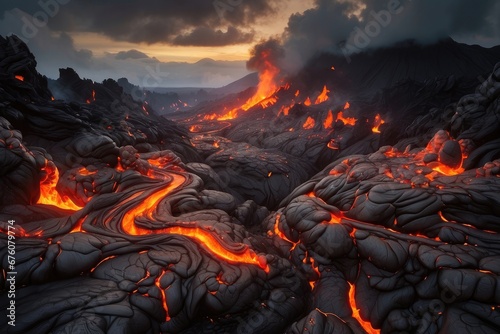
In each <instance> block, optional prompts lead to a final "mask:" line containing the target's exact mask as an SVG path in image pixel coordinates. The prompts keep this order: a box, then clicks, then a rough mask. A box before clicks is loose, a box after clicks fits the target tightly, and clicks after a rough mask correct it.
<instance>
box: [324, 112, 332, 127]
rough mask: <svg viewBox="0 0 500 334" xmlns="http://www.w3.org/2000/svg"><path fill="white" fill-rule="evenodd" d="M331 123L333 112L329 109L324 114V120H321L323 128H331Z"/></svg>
mask: <svg viewBox="0 0 500 334" xmlns="http://www.w3.org/2000/svg"><path fill="white" fill-rule="evenodd" d="M332 124H333V113H332V111H331V110H328V114H327V115H326V118H325V121H324V122H323V128H324V129H325V130H326V129H331V128H332Z"/></svg>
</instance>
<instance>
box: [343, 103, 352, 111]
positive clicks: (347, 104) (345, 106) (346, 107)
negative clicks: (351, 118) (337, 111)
mask: <svg viewBox="0 0 500 334" xmlns="http://www.w3.org/2000/svg"><path fill="white" fill-rule="evenodd" d="M350 107H351V104H350V103H349V102H346V103H345V105H344V110H346V109H349V108H350Z"/></svg>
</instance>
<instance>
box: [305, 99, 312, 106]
mask: <svg viewBox="0 0 500 334" xmlns="http://www.w3.org/2000/svg"><path fill="white" fill-rule="evenodd" d="M311 104H312V102H311V99H310V98H309V97H308V98H307V99H306V100H305V101H304V105H305V106H307V107H309V106H310V105H311Z"/></svg>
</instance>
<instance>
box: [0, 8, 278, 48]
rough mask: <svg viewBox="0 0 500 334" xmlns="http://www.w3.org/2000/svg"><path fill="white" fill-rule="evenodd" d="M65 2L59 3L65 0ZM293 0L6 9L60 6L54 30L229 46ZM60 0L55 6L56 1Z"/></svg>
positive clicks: (248, 36) (118, 38) (51, 24)
mask: <svg viewBox="0 0 500 334" xmlns="http://www.w3.org/2000/svg"><path fill="white" fill-rule="evenodd" d="M58 1H59V2H61V3H65V4H64V5H59V2H58ZM286 1H287V0H279V1H266V0H252V1H248V0H215V1H207V0H190V1H177V0H143V1H131V0H107V1H98V0H88V1H76V0H73V1H67V0H64V1H60V0H41V1H40V2H35V1H31V2H30V3H25V2H23V1H21V2H20V1H12V0H7V1H5V2H4V1H3V3H2V4H1V5H0V9H3V10H9V9H13V8H19V9H21V10H22V11H24V12H26V13H28V14H30V15H33V14H35V13H36V12H37V11H40V10H41V5H40V3H44V4H48V3H51V4H52V5H51V6H48V7H47V8H52V9H49V10H48V11H47V10H45V11H46V12H49V11H50V10H53V9H54V8H55V6H58V7H59V10H60V13H61V14H62V15H54V17H53V18H51V19H50V22H49V23H48V25H49V28H50V29H51V30H53V31H64V32H67V33H73V32H94V33H99V34H102V35H105V36H108V37H110V38H112V39H113V40H116V41H127V42H132V43H146V44H154V43H165V44H173V45H190V46H224V45H233V44H240V43H248V42H251V41H252V40H253V37H254V31H253V29H252V26H253V25H254V24H255V23H256V22H258V20H259V19H264V18H266V17H268V16H270V15H272V14H274V13H276V11H277V10H279V6H280V5H281V4H282V3H284V2H286ZM54 4H55V5H54Z"/></svg>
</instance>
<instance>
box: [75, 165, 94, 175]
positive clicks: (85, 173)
mask: <svg viewBox="0 0 500 334" xmlns="http://www.w3.org/2000/svg"><path fill="white" fill-rule="evenodd" d="M78 174H80V175H84V176H87V175H94V174H97V171H89V170H88V169H87V168H85V167H82V168H80V169H79V170H78Z"/></svg>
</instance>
